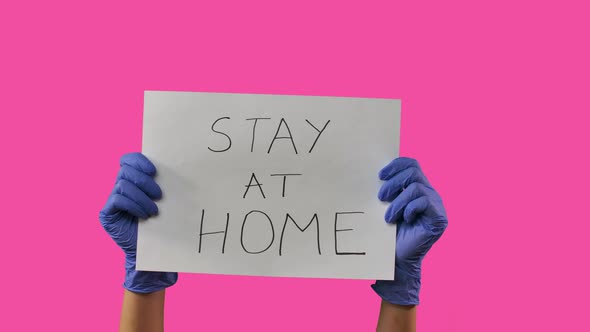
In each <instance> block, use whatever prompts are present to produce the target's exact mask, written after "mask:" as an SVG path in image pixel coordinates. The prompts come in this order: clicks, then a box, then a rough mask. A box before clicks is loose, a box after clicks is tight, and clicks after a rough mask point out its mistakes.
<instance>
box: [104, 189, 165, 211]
mask: <svg viewBox="0 0 590 332" xmlns="http://www.w3.org/2000/svg"><path fill="white" fill-rule="evenodd" d="M113 194H120V195H122V196H124V197H127V198H129V199H130V200H132V201H133V202H135V203H136V204H137V205H138V206H139V207H141V210H142V211H143V212H145V214H147V215H148V216H153V215H155V214H157V213H158V206H157V205H156V203H154V201H152V200H151V199H150V198H149V197H148V196H147V195H146V194H145V193H144V192H143V191H141V189H139V188H138V187H137V186H135V185H134V184H133V183H131V182H129V181H127V180H119V181H118V182H117V184H116V185H115V189H114V190H113Z"/></svg>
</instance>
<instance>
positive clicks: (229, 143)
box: [207, 116, 231, 152]
mask: <svg viewBox="0 0 590 332" xmlns="http://www.w3.org/2000/svg"><path fill="white" fill-rule="evenodd" d="M223 119H228V120H229V119H230V117H229V116H224V117H222V118H219V119H217V120H215V122H213V124H212V125H211V130H212V131H213V132H214V133H218V134H221V135H223V136H225V137H227V140H228V144H227V148H225V149H222V150H213V149H211V148H210V147H207V149H209V150H211V151H213V152H225V151H227V150H229V148H231V138H230V137H229V135H227V134H226V133H223V132H221V131H217V130H215V129H214V128H213V127H215V124H216V123H217V122H218V121H219V120H223Z"/></svg>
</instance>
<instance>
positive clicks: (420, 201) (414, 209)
mask: <svg viewBox="0 0 590 332" xmlns="http://www.w3.org/2000/svg"><path fill="white" fill-rule="evenodd" d="M429 207H430V200H429V199H428V197H427V196H420V197H418V198H416V199H415V200H413V201H411V202H410V203H408V205H406V208H405V209H404V221H405V222H407V223H412V222H414V220H416V218H417V217H418V216H419V215H421V214H422V213H424V212H426V210H427V209H428V208H429Z"/></svg>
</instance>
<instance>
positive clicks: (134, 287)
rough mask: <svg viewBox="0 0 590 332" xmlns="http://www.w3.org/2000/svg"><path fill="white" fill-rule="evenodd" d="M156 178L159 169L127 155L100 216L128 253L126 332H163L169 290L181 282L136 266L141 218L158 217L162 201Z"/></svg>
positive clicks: (168, 274)
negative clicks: (139, 269)
mask: <svg viewBox="0 0 590 332" xmlns="http://www.w3.org/2000/svg"><path fill="white" fill-rule="evenodd" d="M155 174H156V167H155V166H154V164H152V163H151V162H150V161H149V160H148V159H147V158H146V157H145V156H144V155H142V154H141V153H130V154H126V155H124V156H123V157H122V158H121V170H120V171H119V174H118V175H117V180H116V183H115V188H114V189H113V191H112V192H111V195H110V196H109V199H108V200H107V203H106V204H105V206H104V208H103V209H102V210H101V211H100V214H99V220H100V223H101V224H102V226H103V227H104V229H105V230H106V231H107V233H108V234H109V235H110V236H111V238H112V239H113V240H114V241H115V243H116V244H117V245H118V246H119V247H121V249H123V252H124V253H125V282H124V283H123V287H125V293H124V298H123V309H122V312H121V322H120V331H122V332H129V331H138V332H139V331H141V332H143V331H163V330H164V295H165V289H166V288H167V287H170V286H172V285H174V284H175V283H176V280H177V279H178V274H177V273H175V272H151V271H138V270H137V269H136V266H135V259H136V256H137V252H136V251H137V224H138V223H139V222H140V221H139V218H141V219H148V218H149V217H151V216H154V215H156V214H158V207H157V205H156V203H154V200H158V199H160V198H161V197H162V191H161V189H160V187H159V186H158V184H157V183H156V182H155V181H154V180H153V177H154V176H155ZM141 222H150V221H148V220H144V221H141ZM152 222H153V221H152Z"/></svg>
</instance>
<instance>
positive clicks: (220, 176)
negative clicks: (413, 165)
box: [137, 91, 400, 279]
mask: <svg viewBox="0 0 590 332" xmlns="http://www.w3.org/2000/svg"><path fill="white" fill-rule="evenodd" d="M254 118H264V119H258V120H252V119H254ZM248 119H250V120H248ZM281 119H283V120H281ZM328 121H329V122H328ZM312 125H313V126H312ZM314 127H315V128H314ZM399 127H400V101H399V100H389V99H366V98H338V97H308V96H280V95H249V94H223V93H194V92H164V91H146V92H145V99H144V127H143V153H144V154H145V155H146V156H147V157H148V158H149V159H150V160H152V162H153V163H154V164H155V165H156V167H157V169H158V174H157V176H156V181H157V182H158V184H159V185H160V186H161V187H162V190H163V193H164V197H163V198H162V200H160V201H158V202H157V204H158V207H159V209H160V213H159V215H158V216H157V217H153V218H150V219H149V220H146V221H141V222H140V225H139V236H138V255H137V269H138V270H149V271H177V272H199V273H218V274H238V275H257V276H290V277H318V278H350V279H393V276H394V275H393V271H394V258H395V225H389V224H386V223H385V222H384V219H383V215H384V213H385V209H386V207H387V205H386V204H385V203H382V202H380V201H379V200H378V199H377V192H378V190H379V187H380V185H381V181H379V179H378V176H377V173H378V171H379V170H380V169H381V168H382V167H383V166H385V165H386V164H387V163H388V162H389V161H390V160H392V159H393V158H395V157H397V156H398V153H399ZM320 131H321V134H320ZM275 136H276V138H275ZM281 137H283V138H281ZM230 140H231V147H230ZM314 142H315V144H314ZM312 147H313V148H312ZM228 148H229V149H228ZM295 150H296V151H295ZM215 151H219V152H215ZM310 151H311V152H310ZM253 174H254V177H255V179H254V177H253ZM280 174H299V175H288V176H284V175H280ZM248 184H250V185H251V186H250V187H247V185H248ZM257 184H260V186H257ZM246 190H247V194H246ZM263 194H264V197H263ZM244 195H245V197H244ZM287 215H288V216H287ZM228 216H229V217H228ZM314 216H317V218H314ZM228 218H229V219H228ZM228 220H229V221H228ZM294 222H296V224H295V223H294ZM308 225H309V227H307V228H306V226H308ZM301 230H304V231H301ZM318 231H319V232H318ZM318 234H319V235H318Z"/></svg>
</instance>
